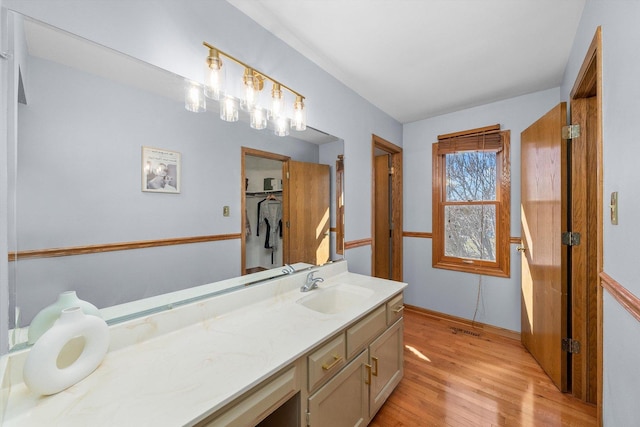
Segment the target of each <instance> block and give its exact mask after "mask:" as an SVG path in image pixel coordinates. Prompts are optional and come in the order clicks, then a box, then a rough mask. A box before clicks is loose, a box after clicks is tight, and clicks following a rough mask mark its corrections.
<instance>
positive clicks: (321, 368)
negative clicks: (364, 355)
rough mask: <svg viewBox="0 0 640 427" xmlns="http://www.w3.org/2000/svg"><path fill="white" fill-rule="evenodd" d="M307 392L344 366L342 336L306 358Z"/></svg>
mask: <svg viewBox="0 0 640 427" xmlns="http://www.w3.org/2000/svg"><path fill="white" fill-rule="evenodd" d="M307 361H308V365H309V391H311V390H313V389H314V388H316V387H317V386H319V385H320V384H322V383H323V382H324V381H325V380H327V379H329V377H331V376H332V375H334V374H335V373H336V372H338V370H339V369H340V368H341V367H343V366H344V364H345V342H344V334H340V335H338V336H337V337H335V338H334V339H332V340H331V341H329V342H328V343H326V344H325V345H323V346H322V347H320V348H319V349H318V350H316V351H314V352H313V353H311V354H310V355H309V356H308V360H307Z"/></svg>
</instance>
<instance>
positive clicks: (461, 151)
mask: <svg viewBox="0 0 640 427" xmlns="http://www.w3.org/2000/svg"><path fill="white" fill-rule="evenodd" d="M509 137H510V132H509V131H508V130H506V131H501V130H500V125H495V126H488V127H485V128H480V129H472V130H468V131H463V132H457V133H454V134H448V135H440V136H438V142H437V143H435V144H433V267H435V268H444V269H448V270H456V271H464V272H469V273H476V274H485V275H490V276H499V277H509V274H510V266H509V243H510V229H511V227H510V218H511V215H510V198H511V183H510V181H511V172H510V171H511V166H510V160H509Z"/></svg>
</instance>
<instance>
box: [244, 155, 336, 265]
mask: <svg viewBox="0 0 640 427" xmlns="http://www.w3.org/2000/svg"><path fill="white" fill-rule="evenodd" d="M241 167H242V174H241V175H242V192H241V194H242V196H241V201H242V202H241V211H242V213H241V218H242V219H241V221H242V226H241V230H242V231H241V235H242V238H241V242H242V243H241V252H242V256H241V258H242V259H241V267H242V274H243V275H244V274H249V273H255V272H258V271H262V270H268V269H271V268H276V267H280V266H283V265H284V264H295V263H299V262H302V263H306V264H312V265H322V264H325V263H326V262H328V261H329V259H330V247H331V242H330V232H329V227H330V225H331V218H330V211H331V209H330V194H331V191H330V187H331V185H330V180H331V172H330V168H329V165H323V164H318V163H306V162H298V161H293V160H291V159H290V158H289V157H288V156H283V155H280V154H274V153H269V152H267V151H260V150H255V149H252V148H246V147H243V148H242V165H241Z"/></svg>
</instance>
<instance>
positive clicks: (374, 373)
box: [371, 356, 378, 377]
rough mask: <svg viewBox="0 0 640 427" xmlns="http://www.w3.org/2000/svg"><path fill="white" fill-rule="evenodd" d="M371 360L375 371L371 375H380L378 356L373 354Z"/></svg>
mask: <svg viewBox="0 0 640 427" xmlns="http://www.w3.org/2000/svg"><path fill="white" fill-rule="evenodd" d="M371 360H372V361H373V372H371V375H373V376H374V377H377V376H378V358H377V357H373V356H371Z"/></svg>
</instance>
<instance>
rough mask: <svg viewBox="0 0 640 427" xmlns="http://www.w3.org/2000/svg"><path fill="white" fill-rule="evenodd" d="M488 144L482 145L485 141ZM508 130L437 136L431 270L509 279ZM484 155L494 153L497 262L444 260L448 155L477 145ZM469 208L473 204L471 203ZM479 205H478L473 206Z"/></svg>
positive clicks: (509, 159) (435, 145)
mask: <svg viewBox="0 0 640 427" xmlns="http://www.w3.org/2000/svg"><path fill="white" fill-rule="evenodd" d="M485 137H487V140H491V141H492V142H491V143H487V145H486V146H485V145H484V138H485ZM510 137H511V133H510V131H509V130H500V125H494V126H487V127H483V128H478V129H471V130H467V131H463V132H456V133H452V134H447V135H439V136H438V142H437V143H434V144H433V152H432V162H433V168H432V173H433V180H432V196H433V203H432V210H433V217H432V218H433V236H432V242H433V250H432V257H433V260H432V261H433V267H434V268H442V269H445V270H454V271H460V272H465V273H474V274H482V275H487V276H497V277H510V276H511V271H510V269H511V266H510V258H511V253H510V240H511V237H510V233H511V158H510V150H509V146H510ZM474 141H483V142H482V143H481V144H482V145H481V146H482V147H484V148H485V151H491V152H495V153H496V175H497V176H496V202H493V204H494V205H495V206H496V260H495V261H481V260H477V259H468V258H459V257H452V256H445V254H444V249H445V244H444V243H445V231H444V225H445V224H444V221H445V219H444V208H445V205H446V203H445V198H446V188H445V186H446V177H445V174H446V170H445V161H446V160H445V159H446V155H447V154H452V153H456V152H461V151H477V150H478V149H479V148H478V147H479V146H478V142H474ZM470 204H474V203H473V202H472V203H470ZM475 204H478V202H475Z"/></svg>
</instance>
